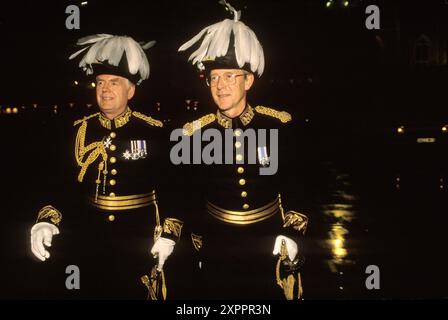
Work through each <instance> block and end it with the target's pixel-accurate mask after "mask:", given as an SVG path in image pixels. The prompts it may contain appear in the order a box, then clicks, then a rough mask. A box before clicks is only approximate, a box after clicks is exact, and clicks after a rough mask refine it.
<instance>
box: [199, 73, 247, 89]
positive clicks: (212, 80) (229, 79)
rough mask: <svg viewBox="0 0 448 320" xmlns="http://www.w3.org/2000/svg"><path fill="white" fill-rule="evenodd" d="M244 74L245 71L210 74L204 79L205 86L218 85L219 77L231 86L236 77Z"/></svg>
mask: <svg viewBox="0 0 448 320" xmlns="http://www.w3.org/2000/svg"><path fill="white" fill-rule="evenodd" d="M241 76H246V73H241V74H236V73H230V72H227V73H224V74H223V75H222V76H218V75H212V76H210V77H207V78H206V79H205V81H206V83H207V86H209V87H216V86H217V85H218V82H219V79H221V80H222V81H223V82H224V84H225V85H229V86H232V85H234V84H235V83H236V77H241Z"/></svg>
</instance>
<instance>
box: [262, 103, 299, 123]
mask: <svg viewBox="0 0 448 320" xmlns="http://www.w3.org/2000/svg"><path fill="white" fill-rule="evenodd" d="M255 111H257V112H258V113H261V114H264V115H267V116H271V117H273V118H277V119H279V120H280V121H281V122H283V123H287V122H289V121H291V119H292V117H291V115H290V114H289V113H288V112H286V111H277V110H275V109H272V108H268V107H263V106H256V107H255Z"/></svg>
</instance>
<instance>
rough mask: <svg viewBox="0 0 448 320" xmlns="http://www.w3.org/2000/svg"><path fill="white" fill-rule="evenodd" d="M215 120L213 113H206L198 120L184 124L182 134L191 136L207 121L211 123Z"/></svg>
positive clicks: (206, 123)
mask: <svg viewBox="0 0 448 320" xmlns="http://www.w3.org/2000/svg"><path fill="white" fill-rule="evenodd" d="M215 120H216V116H215V114H213V113H210V114H207V115H205V116H203V117H201V118H199V119H198V120H195V121H192V122H188V123H186V124H184V135H186V136H192V135H193V133H194V132H195V131H197V130H199V129H201V128H202V127H204V126H206V125H208V124H209V123H212V122H213V121H215Z"/></svg>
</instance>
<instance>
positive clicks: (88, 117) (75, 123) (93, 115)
mask: <svg viewBox="0 0 448 320" xmlns="http://www.w3.org/2000/svg"><path fill="white" fill-rule="evenodd" d="M99 114H100V113H99V112H97V113H94V114H91V115H90V116H85V117H84V118H82V119H79V120H76V121H75V122H73V126H74V127H76V126H77V125H78V124H80V123H81V122H83V121H86V120H89V119H90V118H93V117H96V116H97V115H99Z"/></svg>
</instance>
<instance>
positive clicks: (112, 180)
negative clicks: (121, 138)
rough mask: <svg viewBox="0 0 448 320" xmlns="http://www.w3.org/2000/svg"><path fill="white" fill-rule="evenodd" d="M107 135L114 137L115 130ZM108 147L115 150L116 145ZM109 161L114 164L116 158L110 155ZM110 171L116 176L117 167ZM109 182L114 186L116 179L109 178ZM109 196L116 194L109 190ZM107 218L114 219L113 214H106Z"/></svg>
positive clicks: (115, 135)
mask: <svg viewBox="0 0 448 320" xmlns="http://www.w3.org/2000/svg"><path fill="white" fill-rule="evenodd" d="M109 136H110V137H111V138H112V139H114V138H116V137H117V134H116V133H115V132H113V131H112V132H111V133H110V134H109ZM109 149H110V151H115V150H117V147H116V146H115V145H113V144H112V145H111V146H110V147H109ZM109 162H110V163H112V164H114V163H116V162H117V158H116V157H110V159H109ZM110 173H111V175H113V176H116V175H117V173H118V171H117V169H115V168H114V169H112V170H110ZM109 184H110V185H111V186H114V185H116V184H117V181H116V180H115V179H110V180H109ZM109 196H110V197H115V196H116V194H115V192H110V193H109ZM108 220H109V221H110V222H112V221H114V220H115V215H113V214H110V215H109V216H108Z"/></svg>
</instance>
